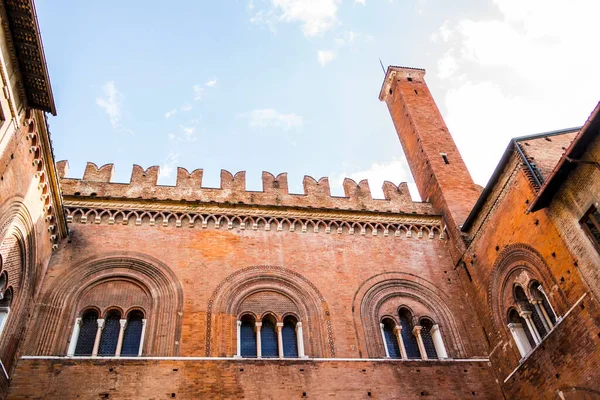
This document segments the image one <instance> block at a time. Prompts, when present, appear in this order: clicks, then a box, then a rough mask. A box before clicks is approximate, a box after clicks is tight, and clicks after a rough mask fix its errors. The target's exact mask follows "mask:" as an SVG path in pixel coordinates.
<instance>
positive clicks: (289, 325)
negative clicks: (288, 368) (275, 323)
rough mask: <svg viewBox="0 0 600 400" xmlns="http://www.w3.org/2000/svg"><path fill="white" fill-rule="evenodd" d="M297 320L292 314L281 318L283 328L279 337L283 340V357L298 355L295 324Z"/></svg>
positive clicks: (295, 356)
mask: <svg viewBox="0 0 600 400" xmlns="http://www.w3.org/2000/svg"><path fill="white" fill-rule="evenodd" d="M297 323H298V321H297V320H296V318H294V317H292V316H287V317H285V318H284V319H283V328H282V329H281V337H282V342H283V356H284V357H285V358H297V357H298V336H297V334H296V325H297Z"/></svg>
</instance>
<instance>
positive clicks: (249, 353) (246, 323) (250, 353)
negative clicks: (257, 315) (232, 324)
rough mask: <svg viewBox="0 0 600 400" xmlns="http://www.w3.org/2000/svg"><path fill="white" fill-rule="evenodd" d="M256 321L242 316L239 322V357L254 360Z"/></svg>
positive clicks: (250, 317) (247, 316) (248, 316)
mask: <svg viewBox="0 0 600 400" xmlns="http://www.w3.org/2000/svg"><path fill="white" fill-rule="evenodd" d="M255 325H256V321H255V319H254V317H252V316H250V315H244V316H243V317H242V318H241V320H240V324H239V326H240V334H239V342H240V349H239V350H240V356H242V357H247V358H256V331H255V329H256V326H255Z"/></svg>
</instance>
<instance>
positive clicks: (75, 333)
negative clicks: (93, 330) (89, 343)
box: [67, 318, 81, 357]
mask: <svg viewBox="0 0 600 400" xmlns="http://www.w3.org/2000/svg"><path fill="white" fill-rule="evenodd" d="M80 329H81V318H76V319H75V325H74V326H73V333H72V334H71V341H70V342H69V350H68V351H67V356H69V357H72V356H74V355H75V348H76V347H77V340H78V339H79V330H80Z"/></svg>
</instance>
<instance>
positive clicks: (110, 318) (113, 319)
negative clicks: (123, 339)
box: [98, 311, 121, 356]
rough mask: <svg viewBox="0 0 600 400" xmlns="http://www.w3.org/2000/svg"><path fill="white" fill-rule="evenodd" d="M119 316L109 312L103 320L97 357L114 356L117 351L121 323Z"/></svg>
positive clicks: (116, 313)
mask: <svg viewBox="0 0 600 400" xmlns="http://www.w3.org/2000/svg"><path fill="white" fill-rule="evenodd" d="M120 319H121V315H120V314H119V313H118V312H114V311H113V312H110V313H108V315H107V316H106V318H105V319H104V328H103V329H102V336H101V337H100V347H99V349H98V355H100V356H114V355H115V352H116V351H117V341H118V340H119V332H120V331H121V323H120V322H119V321H120Z"/></svg>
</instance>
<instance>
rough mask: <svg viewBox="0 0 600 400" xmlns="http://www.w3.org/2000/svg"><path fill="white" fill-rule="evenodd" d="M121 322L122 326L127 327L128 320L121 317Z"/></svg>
mask: <svg viewBox="0 0 600 400" xmlns="http://www.w3.org/2000/svg"><path fill="white" fill-rule="evenodd" d="M119 323H120V324H121V327H122V328H125V326H126V325H127V320H126V319H120V320H119Z"/></svg>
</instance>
